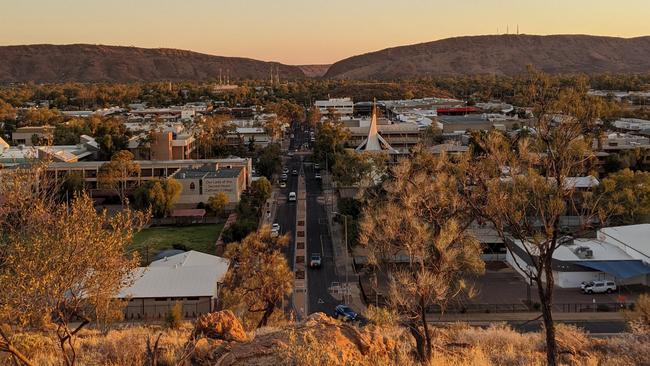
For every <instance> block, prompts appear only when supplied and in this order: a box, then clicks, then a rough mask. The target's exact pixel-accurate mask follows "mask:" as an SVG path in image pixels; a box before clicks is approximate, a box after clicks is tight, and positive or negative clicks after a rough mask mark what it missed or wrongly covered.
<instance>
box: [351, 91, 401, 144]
mask: <svg viewBox="0 0 650 366" xmlns="http://www.w3.org/2000/svg"><path fill="white" fill-rule="evenodd" d="M356 150H357V151H388V152H396V150H395V149H393V148H392V147H391V146H390V144H389V143H388V142H387V141H386V140H384V138H383V137H381V135H380V134H379V131H378V128H377V99H374V100H373V102H372V119H371V120H370V128H369V129H368V137H366V139H365V140H364V141H363V142H362V143H361V145H359V147H357V149H356Z"/></svg>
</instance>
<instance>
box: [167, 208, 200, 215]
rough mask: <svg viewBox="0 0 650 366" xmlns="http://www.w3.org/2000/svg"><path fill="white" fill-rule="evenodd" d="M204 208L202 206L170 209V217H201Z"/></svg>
mask: <svg viewBox="0 0 650 366" xmlns="http://www.w3.org/2000/svg"><path fill="white" fill-rule="evenodd" d="M203 216H205V210H204V209H202V208H188V209H185V210H174V211H172V217H203Z"/></svg>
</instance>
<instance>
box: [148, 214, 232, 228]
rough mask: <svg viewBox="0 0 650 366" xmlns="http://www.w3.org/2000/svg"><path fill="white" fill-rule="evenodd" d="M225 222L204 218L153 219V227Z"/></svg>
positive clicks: (214, 218) (215, 218)
mask: <svg viewBox="0 0 650 366" xmlns="http://www.w3.org/2000/svg"><path fill="white" fill-rule="evenodd" d="M221 221H223V220H222V219H221V218H219V217H214V216H210V217H207V216H204V217H198V216H197V217H162V218H153V219H151V226H165V225H177V226H184V225H197V224H218V223H220V222H221Z"/></svg>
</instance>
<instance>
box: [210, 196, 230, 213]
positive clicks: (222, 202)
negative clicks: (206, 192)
mask: <svg viewBox="0 0 650 366" xmlns="http://www.w3.org/2000/svg"><path fill="white" fill-rule="evenodd" d="M227 204H228V196H227V195H226V194H225V193H224V192H217V193H216V194H215V195H214V196H212V197H210V198H208V207H209V208H210V210H212V212H214V213H215V214H216V215H217V216H221V215H222V214H223V211H224V209H225V208H226V205H227Z"/></svg>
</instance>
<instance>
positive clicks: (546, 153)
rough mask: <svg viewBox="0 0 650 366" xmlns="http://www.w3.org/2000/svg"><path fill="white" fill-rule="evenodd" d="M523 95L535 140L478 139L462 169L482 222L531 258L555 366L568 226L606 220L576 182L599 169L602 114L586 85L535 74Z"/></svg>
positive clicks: (526, 268) (529, 269) (530, 273)
mask: <svg viewBox="0 0 650 366" xmlns="http://www.w3.org/2000/svg"><path fill="white" fill-rule="evenodd" d="M521 89H522V94H521V95H522V98H523V97H524V96H525V100H524V103H526V105H531V106H533V108H534V115H535V121H534V128H535V133H533V134H529V135H526V136H519V137H518V138H514V139H510V138H509V137H507V136H506V135H505V134H502V133H499V132H498V131H491V132H489V133H487V134H480V135H479V134H477V135H475V136H474V137H475V145H476V146H477V147H478V148H477V149H475V151H474V158H473V159H474V160H473V163H472V164H469V163H468V162H465V165H463V167H464V168H467V167H469V168H470V169H469V171H471V173H470V174H468V176H467V180H468V181H470V182H472V183H473V184H474V185H473V186H472V187H471V189H467V190H466V197H468V198H469V201H470V203H471V205H472V207H473V209H474V212H475V213H476V215H477V219H479V220H481V221H483V222H489V223H491V224H492V226H493V227H494V228H495V229H496V230H497V232H498V233H499V235H500V236H501V237H502V238H503V239H504V242H505V243H506V245H507V246H508V249H509V250H510V251H511V252H514V251H515V250H517V252H520V251H523V252H525V253H526V254H525V255H524V257H526V258H525V262H526V263H525V264H520V263H519V262H518V265H519V267H520V268H519V269H520V270H521V272H523V273H525V274H526V276H527V277H528V278H529V279H530V281H531V282H532V283H534V284H535V285H536V287H537V293H538V297H539V301H540V303H541V310H542V318H543V321H544V332H545V338H546V356H547V362H548V364H549V365H556V364H557V355H558V349H557V344H556V340H555V325H554V321H553V315H552V303H553V289H554V280H553V267H552V263H553V254H554V253H555V251H556V250H557V249H558V248H559V247H560V246H561V245H562V244H563V243H564V241H565V240H566V236H565V235H566V233H565V228H564V227H563V226H564V225H563V224H562V221H561V219H562V217H564V216H568V215H574V216H577V217H580V219H581V220H580V221H581V223H580V227H579V228H577V229H576V231H577V232H581V231H582V230H586V229H589V228H590V227H591V226H593V225H594V224H595V223H598V222H599V221H603V219H604V218H605V217H606V216H607V211H606V210H604V209H603V207H602V206H601V205H598V204H597V202H598V199H597V196H596V195H595V194H594V193H593V192H583V191H578V190H577V189H576V187H575V184H572V183H571V182H572V180H571V179H569V178H570V177H577V176H583V175H585V174H586V173H588V172H589V171H590V169H592V164H593V163H594V161H595V159H594V156H593V152H592V151H591V144H592V141H593V140H592V138H593V136H592V134H591V131H594V123H595V121H596V119H597V118H598V117H599V116H600V115H601V113H602V109H601V106H600V105H599V102H598V101H596V100H594V99H593V98H592V97H590V96H588V95H587V94H586V91H587V90H586V87H584V85H582V86H581V85H578V86H577V87H564V88H563V87H561V85H560V83H559V82H558V80H556V79H553V78H550V77H549V76H547V75H545V74H542V73H539V72H537V71H535V70H530V73H529V75H528V76H527V78H526V79H525V80H524V83H523V85H522V86H521ZM517 243H518V244H519V245H517Z"/></svg>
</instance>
